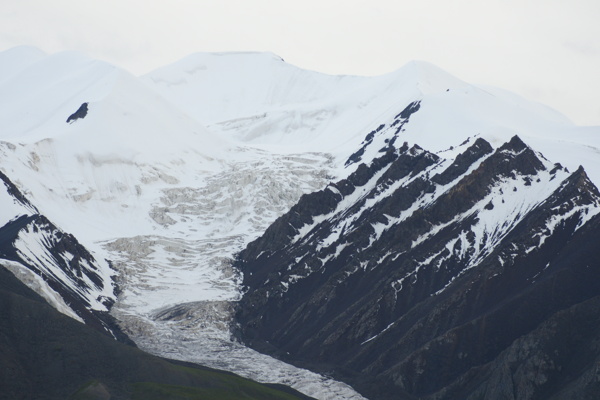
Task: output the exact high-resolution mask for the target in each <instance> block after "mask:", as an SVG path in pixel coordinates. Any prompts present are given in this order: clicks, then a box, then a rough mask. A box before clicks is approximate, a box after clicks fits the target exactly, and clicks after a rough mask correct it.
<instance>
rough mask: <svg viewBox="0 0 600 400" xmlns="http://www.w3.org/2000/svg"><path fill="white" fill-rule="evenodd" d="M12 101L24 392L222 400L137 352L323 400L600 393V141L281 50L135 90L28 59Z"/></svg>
mask: <svg viewBox="0 0 600 400" xmlns="http://www.w3.org/2000/svg"><path fill="white" fill-rule="evenodd" d="M0 104H2V107H0V179H1V180H2V185H0V202H1V204H2V207H1V211H0V265H2V266H3V267H4V268H6V269H8V270H9V271H11V272H12V274H14V276H16V277H17V278H18V279H19V280H20V281H21V282H23V283H24V284H26V285H27V286H29V287H30V288H31V289H33V290H34V291H36V292H37V293H38V294H39V295H40V296H41V297H37V296H36V295H34V294H33V293H32V292H30V291H28V289H25V288H24V287H21V286H19V285H20V283H18V282H17V281H15V280H14V279H13V278H12V277H10V276H11V275H10V274H8V272H7V271H6V270H5V269H2V271H3V272H2V273H3V274H4V276H5V278H3V279H6V280H5V282H7V285H5V288H4V290H5V291H6V293H7V294H6V296H7V297H6V298H5V301H3V304H2V311H1V312H2V315H3V317H2V320H1V321H0V323H1V324H2V325H1V326H2V332H0V333H2V334H4V337H5V338H7V340H6V341H5V342H4V343H3V344H2V346H3V347H2V349H4V350H3V351H5V352H8V353H6V354H10V355H11V356H10V357H9V358H7V359H6V360H7V361H6V362H7V363H8V364H6V365H9V367H8V369H5V371H12V372H10V373H9V372H7V373H6V374H4V376H0V380H3V381H4V382H13V383H11V386H10V387H11V388H12V389H11V391H10V393H11V395H10V396H12V397H10V396H9V397H10V398H13V397H15V396H17V397H18V396H21V397H22V398H40V397H38V396H41V394H40V393H44V390H43V389H39V391H38V392H36V391H35V390H33V389H31V390H30V389H27V385H21V386H19V385H17V384H14V382H16V381H20V382H26V380H25V379H33V377H34V376H40V377H41V378H40V379H42V380H43V382H42V381H39V382H38V383H39V385H38V386H37V387H39V388H43V387H48V388H52V389H51V390H55V391H54V392H51V393H53V394H52V395H50V394H48V397H47V398H64V397H65V396H69V395H73V396H75V393H76V392H77V393H80V394H81V393H83V394H84V395H85V396H88V397H85V396H84V395H82V396H83V397H81V396H80V397H74V398H98V399H100V398H129V397H131V396H133V398H137V397H135V396H140V395H141V393H143V395H144V396H150V394H151V393H152V395H156V394H157V393H167V392H161V391H164V390H166V388H167V386H168V388H170V389H169V390H171V389H173V387H175V386H177V387H178V388H179V387H180V386H181V387H184V388H185V389H177V390H175V391H171V392H169V393H170V395H172V396H175V397H172V398H186V397H185V395H186V394H185V393H188V391H189V393H192V394H193V395H194V396H197V397H193V398H213V397H210V396H211V394H210V393H209V392H202V391H201V390H205V389H206V387H207V385H208V387H212V386H211V383H210V382H208V383H207V381H205V380H203V379H204V378H200V377H199V376H200V375H198V374H200V372H191V371H192V370H188V369H187V368H188V367H189V366H188V365H187V364H186V366H185V367H183V366H180V365H181V364H172V363H167V362H166V361H164V360H161V359H158V358H152V357H151V356H149V355H147V354H144V353H142V352H141V351H138V350H137V349H134V348H133V347H131V345H132V344H133V343H132V342H135V343H136V344H137V345H138V346H139V347H140V348H141V349H142V350H146V351H149V352H151V353H154V354H156V355H160V356H165V357H169V358H175V359H178V360H181V361H187V362H193V363H196V364H204V365H208V366H211V367H218V368H222V369H228V370H230V371H233V372H236V373H239V374H242V375H244V376H246V377H249V378H252V379H255V380H259V381H261V382H271V383H285V384H287V385H290V386H292V387H294V388H296V389H298V390H300V391H302V392H303V393H304V394H305V395H308V396H311V397H314V398H320V399H326V398H337V399H359V398H362V396H365V397H366V398H368V399H371V400H375V399H416V398H419V399H569V398H572V399H584V398H589V399H592V398H596V397H598V396H600V380H599V379H598V377H599V376H600V370H599V369H598V365H600V363H599V362H598V361H599V357H600V347H598V342H599V340H600V331H599V329H600V319H599V318H598V315H600V308H599V307H600V298H599V295H600V282H599V280H600V273H599V272H600V271H599V268H600V264H599V263H598V261H597V260H598V259H600V258H599V257H598V256H600V254H597V253H598V251H599V250H598V246H596V242H597V240H598V238H600V236H599V229H600V219H599V218H600V217H599V216H598V214H599V213H600V193H599V192H598V189H597V186H598V184H599V183H600V162H598V161H599V160H600V158H599V157H600V127H576V126H574V125H573V124H572V123H570V122H569V121H568V120H567V119H566V118H564V117H563V116H561V115H560V114H559V113H557V112H555V111H553V110H550V109H548V108H547V107H545V106H543V105H540V104H535V103H531V102H528V101H526V100H524V99H522V98H520V97H518V96H516V95H513V94H511V93H508V92H504V91H502V90H500V89H496V88H489V87H480V86H474V85H470V84H468V83H465V82H463V81H460V80H458V79H456V78H454V77H452V76H451V75H449V74H447V73H446V72H444V71H442V70H440V69H438V68H437V67H435V66H433V65H430V64H427V63H423V62H413V63H409V64H407V65H406V66H404V67H402V68H401V69H399V70H397V71H395V72H392V73H390V74H387V75H383V76H379V77H357V76H330V75H325V74H320V73H317V72H313V71H306V70H302V69H299V68H296V67H294V66H292V65H289V64H287V63H285V62H284V61H283V60H281V59H280V58H279V57H277V56H275V55H273V54H269V53H198V54H193V55H190V56H189V57H187V58H185V59H183V60H181V61H179V62H177V63H174V64H172V65H168V66H166V67H162V68H160V69H157V70H156V71H154V72H151V73H150V74H148V75H145V76H143V77H135V76H133V75H131V74H129V73H128V72H126V71H124V70H121V69H119V68H117V67H115V66H112V65H109V64H106V63H104V62H100V61H96V60H92V59H89V58H88V57H86V56H84V55H82V54H79V53H74V52H67V53H59V54H54V55H46V54H44V53H43V52H41V51H39V50H37V49H33V48H28V47H20V48H14V49H11V50H8V51H5V52H3V53H0ZM9 283H10V284H9ZM3 293H4V292H3ZM14 296H21V297H18V298H17V297H14ZM9 298H10V299H13V300H10V299H9ZM41 298H43V299H45V301H46V302H47V303H49V304H50V305H51V306H53V307H54V308H55V309H56V310H58V311H60V312H62V313H63V314H65V315H66V316H68V317H70V318H71V319H76V320H78V321H79V322H75V321H71V319H68V318H67V317H65V316H60V315H57V314H55V313H54V312H53V310H51V309H50V308H48V307H47V306H45V305H44V304H43V301H42V300H41ZM16 299H18V301H17V300H16ZM15 302H16V303H15ZM21 302H24V303H23V304H25V303H27V304H28V305H27V306H24V305H23V306H21V305H19V306H18V307H30V308H27V310H31V311H27V313H29V314H27V313H25V314H23V315H25V317H24V318H25V319H23V318H21V317H20V316H19V318H17V316H18V315H20V314H19V313H17V312H16V311H15V310H16V309H15V307H17V306H15V304H21ZM19 309H21V308H19ZM34 309H35V311H33V310H34ZM23 310H24V309H23ZM27 315H29V316H30V317H27ZM28 318H29V319H28ZM58 320H60V321H71V322H64V323H63V322H60V323H58V322H54V321H58ZM36 321H48V322H39V323H38V322H36ZM80 322H83V323H84V324H85V325H82V324H81V323H80ZM36 324H37V325H36ZM39 324H47V325H48V326H55V325H56V324H58V325H60V330H57V331H55V332H54V334H55V335H56V336H52V337H56V338H59V337H60V338H69V337H73V335H83V336H85V337H88V336H86V335H91V336H90V339H89V340H90V341H92V340H93V341H94V343H98V344H94V345H93V346H92V347H94V348H95V349H105V350H102V351H101V353H102V355H101V356H100V355H98V354H96V353H95V352H88V351H86V350H84V349H83V348H82V347H76V346H75V347H73V349H71V347H68V346H70V344H68V343H64V340H63V339H60V340H59V339H52V337H48V338H46V339H43V340H42V339H41V338H39V337H35V338H34V337H33V336H28V335H29V334H27V335H25V334H24V335H23V336H22V337H20V336H19V335H18V330H19V329H22V330H27V331H31V334H33V333H37V332H38V331H39V330H40V325H39ZM58 325H56V326H58ZM86 325H87V326H86ZM94 330H95V331H96V332H94ZM42 331H43V329H42ZM92 337H93V339H92ZM9 339H10V340H9ZM115 339H116V340H115ZM232 340H233V341H232ZM96 341H97V342H96ZM118 341H120V342H124V343H125V344H129V346H127V345H125V344H119V343H117V342H118ZM75 342H76V341H75ZM75 342H73V344H74V345H75V344H76V343H75ZM238 342H241V343H244V344H245V345H247V346H249V347H251V348H253V349H256V350H258V351H260V352H262V353H265V354H268V355H270V356H272V357H274V358H269V357H266V356H262V355H260V354H258V353H254V352H252V351H251V350H250V349H248V348H246V347H244V346H243V345H241V344H240V343H238ZM53 343H54V344H53ZM90 343H91V342H90ZM100 343H102V344H100ZM53 346H54V347H53ZM65 346H67V347H65ZM106 346H107V347H106ZM58 347H60V348H61V349H63V348H64V349H67V348H68V349H69V353H68V354H69V356H68V357H67V358H64V357H63V358H60V357H58V355H60V354H63V353H60V351H59V352H58V353H57V352H56V351H55V350H56V348H58ZM16 348H18V349H28V350H27V351H25V350H23V352H15V351H14V350H10V349H16ZM109 348H110V350H107V349H109ZM52 349H54V350H52ZM53 351H55V352H54V353H53ZM61 351H62V350H61ZM65 351H66V350H65ZM131 352H133V353H131ZM59 353H60V354H59ZM52 354H55V355H57V356H56V357H54V356H53V355H52ZM79 355H80V357H79ZM44 357H45V358H44ZM57 357H58V358H57ZM97 357H104V358H102V361H97V360H98V359H97ZM124 358H127V359H128V361H127V363H126V362H125V361H119V360H124ZM59 359H60V360H63V361H61V362H62V364H61V365H63V367H60V368H59V367H56V368H54V367H52V368H50V367H49V368H50V369H51V370H49V369H43V370H40V369H39V368H41V367H42V366H43V365H54V364H55V363H56V362H58V361H55V360H59ZM276 359H279V360H282V361H284V362H286V363H288V364H285V363H282V362H280V361H277V360H276ZM11 360H12V361H11ZM36 360H37V361H39V362H37V363H36ZM94 360H96V361H94ZM111 360H113V361H111ZM149 360H152V361H149ZM49 363H50V364H49ZM53 363H54V364H53ZM71 363H74V364H73V365H78V368H79V369H78V371H80V372H81V371H84V370H85V371H84V372H81V373H79V372H77V373H75V371H74V370H73V369H70V368H67V366H69V365H71ZM103 363H116V365H119V366H123V368H125V369H127V370H128V371H130V372H131V373H132V374H133V375H131V376H129V375H123V376H122V377H121V378H119V379H116V378H115V377H114V376H112V375H110V376H109V375H107V372H106V371H105V370H104V369H102V368H100V367H97V366H98V365H104V364H103ZM139 363H150V364H152V365H157V367H156V370H154V369H151V368H149V369H147V370H145V372H144V373H142V372H139V374H138V373H137V372H134V371H137V370H136V368H141V367H140V366H139V365H141V364H139ZM156 363H158V364H156ZM161 363H163V364H161ZM165 363H166V364H165ZM290 364H291V365H290ZM86 365H87V366H89V369H87V370H86V368H87V367H85V366H86ZM92 365H93V367H92ZM158 365H160V367H158ZM292 365H295V366H296V367H294V366H292ZM44 368H45V367H44ZM173 368H175V369H177V370H182V369H185V371H186V372H182V374H183V375H185V377H183V375H182V376H180V375H177V374H176V373H175V372H173V373H171V372H168V373H167V372H165V371H171V370H173ZM189 368H191V367H189ZM303 368H304V369H303ZM305 369H308V370H312V371H315V372H317V373H318V374H320V375H317V374H314V373H312V372H309V371H306V370H305ZM159 370H160V371H163V372H157V371H159ZM194 371H196V370H194ZM203 371H204V370H203ZM155 372H156V373H155ZM146 373H147V375H145V374H146ZM163 373H164V374H165V375H164V376H163ZM136 374H137V375H136ZM186 374H187V375H186ZM190 374H191V375H190ZM210 374H220V373H217V372H214V371H212V370H211V372H210ZM0 375H1V374H0ZM192 375H193V376H194V377H196V378H191V377H190V376H192ZM215 376H216V375H215ZM15 377H18V379H15ZM163 377H164V378H165V379H163ZM226 377H233V375H219V378H218V380H219V382H222V384H221V383H219V384H218V385H217V386H218V387H219V388H222V387H224V386H227V387H229V386H228V385H234V386H235V385H236V384H234V383H231V382H230V381H228V379H230V378H226ZM328 377H333V378H334V379H336V380H338V381H341V382H345V383H347V384H350V385H351V386H352V387H353V388H354V390H353V389H351V388H350V387H348V386H345V385H344V384H342V383H339V382H335V381H334V380H332V379H331V378H328ZM215 379H217V378H215ZM221 379H223V380H221ZM231 379H241V378H237V377H235V378H231ZM51 381H52V382H56V383H55V384H50V382H51ZM66 381H69V382H70V383H69V384H68V385H67V386H64V385H66V384H65V383H64V382H66ZM27 382H29V381H27ZM32 382H33V381H32ZM58 382H63V383H60V385H63V387H64V390H63V389H61V390H62V391H60V390H58V389H57V388H58V387H59V386H58V385H59V384H58ZM86 382H87V383H89V385H90V386H88V389H85V387H84V385H85V384H86ZM125 382H129V383H132V382H154V383H152V384H150V383H149V384H141V383H140V384H138V385H137V386H135V385H133V386H131V385H129V386H127V384H126V383H125ZM240 382H242V381H240ZM243 382H249V381H243ZM7 384H8V383H7ZM248 384H250V383H248ZM140 385H141V386H140ZM223 385H224V386H223ZM240 385H241V386H239V387H238V388H242V389H241V390H242V392H243V393H245V394H244V395H247V396H248V397H247V398H268V397H261V396H266V395H265V394H264V393H266V392H263V390H273V391H274V392H273V393H272V394H269V396H271V395H272V396H274V397H272V398H299V397H297V396H302V395H300V394H299V393H298V392H293V391H290V390H287V389H286V390H287V391H284V392H281V393H280V392H277V393H275V392H276V391H279V390H280V389H281V387H277V388H275V389H272V388H266V387H263V386H253V387H254V388H255V389H252V390H255V391H251V392H247V391H246V389H245V385H246V383H244V384H240ZM29 386H31V385H29ZM33 386H35V385H33ZM3 387H4V386H3ZM6 387H9V386H6ZM192 388H193V389H192ZM201 388H203V389H201ZM229 388H230V387H229ZM32 390H33V391H32ZM36 390H38V389H36ZM49 390H50V389H49ZM219 390H221V389H219ZM224 390H225V389H224ZM227 390H229V389H227ZM78 391H80V392H78ZM81 391H83V392H81ZM7 393H9V392H7ZM48 393H50V392H48ZM219 393H220V394H219V396H228V395H232V396H234V397H235V396H240V394H239V393H238V394H227V393H225V392H219ZM282 393H283V394H282ZM359 393H360V394H359ZM361 395H362V396H361ZM61 396H62V397H61ZM78 396H79V395H78ZM94 396H96V397H94ZM103 396H104V397H103ZM107 396H112V397H107ZM177 396H179V397H177ZM202 396H205V397H202ZM206 396H209V397H206ZM277 396H283V397H277ZM286 396H289V397H286ZM294 396H296V397H294ZM9 397H5V398H9ZM148 398H149V397H148ZM223 398H226V397H223ZM239 398H244V397H239Z"/></svg>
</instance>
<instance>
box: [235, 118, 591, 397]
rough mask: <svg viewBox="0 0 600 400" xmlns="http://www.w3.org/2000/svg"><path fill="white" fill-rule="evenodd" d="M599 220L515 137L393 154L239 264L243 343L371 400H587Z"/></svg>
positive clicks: (562, 172) (585, 184)
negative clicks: (446, 153) (447, 154)
mask: <svg viewBox="0 0 600 400" xmlns="http://www.w3.org/2000/svg"><path fill="white" fill-rule="evenodd" d="M407 117H408V116H407ZM359 156H360V155H358V156H356V155H355V156H353V157H354V158H353V160H351V161H357V160H358V159H359ZM599 210H600V194H599V192H598V190H597V189H596V187H595V186H594V185H593V184H592V183H591V182H590V180H589V179H588V177H587V176H586V173H585V171H584V170H583V168H579V169H577V170H576V171H574V172H569V171H567V169H566V168H563V167H562V166H561V165H559V164H553V163H551V162H550V161H548V160H546V159H545V158H544V157H543V156H542V155H541V154H539V153H536V152H535V151H534V150H533V149H531V148H530V147H528V146H527V145H526V144H525V143H524V142H523V141H522V140H521V139H520V138H519V137H517V136H515V137H513V138H512V139H511V140H510V141H508V142H507V143H504V144H503V145H501V146H499V147H497V148H496V149H495V150H494V148H493V147H492V146H491V145H490V143H488V142H487V141H485V140H483V139H481V138H479V139H476V140H474V139H472V140H471V141H467V142H465V143H463V145H462V147H461V151H460V153H459V155H458V156H456V157H454V158H450V159H444V158H442V157H441V156H438V155H436V154H433V153H430V152H428V151H426V150H424V149H422V148H420V147H418V146H416V145H414V146H409V145H408V144H406V143H405V144H404V145H403V146H399V147H398V148H396V147H394V146H389V147H388V148H387V149H386V152H385V153H383V154H382V155H381V156H380V157H378V158H376V159H375V160H374V161H373V162H371V163H369V164H368V165H366V164H362V165H360V166H359V167H358V168H357V169H356V171H355V172H354V173H352V174H351V175H350V176H349V177H348V178H347V179H344V180H341V181H339V182H336V183H331V184H330V185H329V186H328V187H327V188H325V189H324V190H322V191H319V192H315V193H312V194H308V195H305V196H303V197H302V198H301V199H300V201H299V202H298V203H297V204H296V205H295V206H294V207H293V208H292V209H291V210H290V211H289V212H288V213H286V214H285V215H283V216H282V217H280V218H279V219H278V220H277V221H275V223H273V224H272V225H271V226H270V227H269V228H268V229H267V231H266V232H265V234H264V235H263V236H261V237H260V238H258V239H257V240H255V241H254V242H252V243H251V244H250V245H249V246H248V247H247V248H246V249H245V250H244V251H242V252H241V253H240V254H239V255H238V258H237V261H236V266H237V267H238V268H240V269H241V270H242V271H243V273H244V284H245V286H246V289H247V292H246V294H245V296H244V297H243V299H242V301H241V302H240V306H239V311H238V315H237V318H238V321H239V323H240V327H241V332H240V335H241V338H242V339H243V340H244V341H245V342H246V343H248V344H249V345H251V346H252V347H254V348H256V349H259V350H261V351H264V352H268V353H271V354H274V355H277V356H278V357H280V358H282V359H284V360H287V361H290V362H292V363H296V364H298V365H303V366H308V367H311V368H314V369H316V370H319V371H321V372H326V373H329V374H332V375H333V376H335V377H337V378H340V379H342V380H345V381H347V382H349V383H351V384H352V385H353V386H354V387H355V388H356V389H358V390H359V391H360V392H362V393H363V394H364V395H366V396H367V397H368V398H372V399H402V398H406V399H413V398H422V399H459V398H460V399H500V398H503V399H516V398H521V396H525V394H526V398H544V399H550V398H552V399H564V398H593V395H594V393H596V394H597V393H598V390H599V389H600V386H599V385H600V383H599V381H598V373H599V372H600V370H599V368H598V365H600V364H599V363H598V362H599V361H600V347H599V346H598V345H597V338H598V337H599V333H600V318H599V317H598V316H599V315H600V297H599V295H600V284H599V283H600V282H599V281H600V265H599V264H598V261H597V260H598V259H600V248H599V247H598V246H597V239H598V238H599V237H600V217H599V216H598V213H599ZM594 338H595V339H594ZM594 363H595V364H594ZM593 365H595V367H593ZM590 396H591V397H590ZM523 398H525V397H523Z"/></svg>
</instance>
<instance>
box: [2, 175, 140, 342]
mask: <svg viewBox="0 0 600 400" xmlns="http://www.w3.org/2000/svg"><path fill="white" fill-rule="evenodd" d="M0 179H1V180H2V183H3V184H4V187H5V189H6V191H7V193H8V194H9V195H10V196H11V197H12V198H13V201H15V202H16V203H19V204H21V205H23V207H24V208H23V212H25V213H24V214H21V215H16V216H15V218H14V219H12V220H11V221H9V222H8V223H6V224H5V225H4V226H2V227H0V261H1V260H2V259H4V260H10V261H14V262H17V263H19V264H21V265H22V266H24V267H26V268H28V269H29V270H30V271H32V272H33V273H34V274H36V275H38V276H40V277H41V278H42V279H43V280H44V281H45V282H46V283H47V284H48V286H49V287H50V288H51V289H52V290H54V291H55V292H57V293H58V294H59V295H60V296H61V297H62V298H63V300H64V301H65V303H66V304H68V305H69V307H70V308H71V309H72V310H73V311H74V312H75V313H76V314H77V315H78V316H79V317H81V319H82V320H83V321H85V323H86V324H88V325H90V326H91V327H93V328H95V329H97V330H98V331H100V332H102V333H104V334H107V335H109V336H110V337H114V338H117V339H118V340H120V341H122V342H125V343H129V344H133V342H132V341H131V340H130V339H129V338H128V337H127V335H125V334H124V333H123V332H122V331H121V329H120V328H119V327H118V325H117V323H116V321H115V319H114V317H112V316H111V315H110V314H109V313H108V312H105V311H98V310H94V309H92V308H91V307H90V306H91V305H90V303H89V301H88V300H87V299H86V297H85V294H86V293H90V292H91V293H94V292H99V291H101V290H102V289H103V288H104V285H105V284H106V282H103V279H102V278H101V276H100V275H99V271H98V269H99V265H98V262H97V261H96V260H95V259H94V257H93V256H92V255H91V254H90V252H89V251H88V250H87V249H86V248H85V247H84V246H82V245H81V244H80V243H79V242H78V241H77V239H76V238H75V237H74V236H73V235H71V234H68V233H65V232H63V231H62V230H61V229H59V228H58V227H57V226H55V225H54V224H53V223H52V222H51V221H49V220H48V219H47V218H46V217H45V216H44V215H42V214H40V213H39V210H38V209H37V208H36V207H35V206H34V205H33V204H31V202H30V201H29V200H28V199H27V198H26V197H25V196H24V195H23V194H22V193H21V191H19V189H18V188H17V187H16V186H15V185H14V184H13V183H12V182H11V181H10V179H9V178H8V177H7V176H6V175H5V174H3V173H1V172H0ZM20 235H29V236H33V237H35V240H36V241H37V242H39V243H42V244H43V247H44V252H45V254H35V255H34V256H33V258H29V257H28V256H26V255H24V254H23V253H22V252H21V251H20V250H19V248H18V247H17V245H16V243H17V241H18V240H19V236H20ZM45 257H47V258H45ZM59 271H60V275H63V274H64V276H59ZM115 287H116V286H115ZM98 300H99V301H101V302H102V303H103V304H104V305H105V306H106V307H107V308H108V309H110V307H111V306H112V302H113V301H112V299H110V298H98Z"/></svg>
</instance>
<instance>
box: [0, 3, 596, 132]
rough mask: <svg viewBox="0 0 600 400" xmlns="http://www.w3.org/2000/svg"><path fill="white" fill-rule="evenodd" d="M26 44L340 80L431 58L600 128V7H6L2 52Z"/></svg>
mask: <svg viewBox="0 0 600 400" xmlns="http://www.w3.org/2000/svg"><path fill="white" fill-rule="evenodd" d="M17 45H33V46H36V47H39V48H40V49H42V50H44V51H46V52H49V53H54V52H57V51H61V50H80V51H84V52H86V53H87V54H88V55H90V56H92V57H95V58H99V59H102V60H106V61H108V62H111V63H113V64H116V65H118V66H121V67H123V68H125V69H128V70H129V71H131V72H133V73H134V74H137V75H139V74H143V73H145V72H149V71H151V70H152V69H154V68H157V67H159V66H162V65H165V64H170V63H172V62H175V61H176V60H178V59H180V58H182V57H184V56H186V55H188V54H191V53H194V52H198V51H239V50H244V51H247V50H251V51H254V50H256V51H271V52H273V53H276V54H278V55H279V56H281V57H282V58H284V59H285V60H286V61H287V62H289V63H291V64H294V65H297V66H299V67H303V68H307V69H312V70H316V71H320V72H326V73H331V74H358V75H378V74H383V73H386V72H391V71H393V70H395V69H397V68H400V67H401V66H402V65H404V64H405V63H407V62H409V61H411V60H425V61H429V62H431V63H433V64H436V65H437V66H439V67H441V68H443V69H445V70H447V71H448V72H450V73H452V74H454V75H455V76H457V77H458V78H461V79H463V80H465V81H467V82H470V83H476V84H488V85H494V86H498V87H502V88H504V89H508V90H511V91H513V92H516V93H519V94H520V95H522V96H524V97H526V98H528V99H531V100H535V101H539V102H542V103H544V104H547V105H549V106H551V107H553V108H555V109H557V110H559V111H560V112H562V113H563V114H565V115H566V116H567V117H569V118H570V119H571V120H573V121H574V122H575V123H577V124H578V125H600V1H599V0H569V1H567V0H410V1H405V0H396V1H393V0H369V1H359V0H343V1H342V0H339V1H338V0H301V1H300V0H298V1H296V0H293V1H292V0H214V1H213V0H170V1H166V0H164V1H158V0H146V1H143V0H102V1H100V0H98V1H97V0H52V1H49V0H0V50H5V49H9V48H11V47H14V46H17Z"/></svg>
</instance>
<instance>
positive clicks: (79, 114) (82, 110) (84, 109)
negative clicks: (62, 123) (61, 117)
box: [67, 103, 88, 124]
mask: <svg viewBox="0 0 600 400" xmlns="http://www.w3.org/2000/svg"><path fill="white" fill-rule="evenodd" d="M87 113H88V103H83V104H82V105H81V106H80V107H79V108H78V109H77V111H75V112H74V113H73V114H71V115H69V118H67V123H69V124H72V123H73V122H75V121H77V120H78V119H83V118H85V117H86V116H87Z"/></svg>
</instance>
